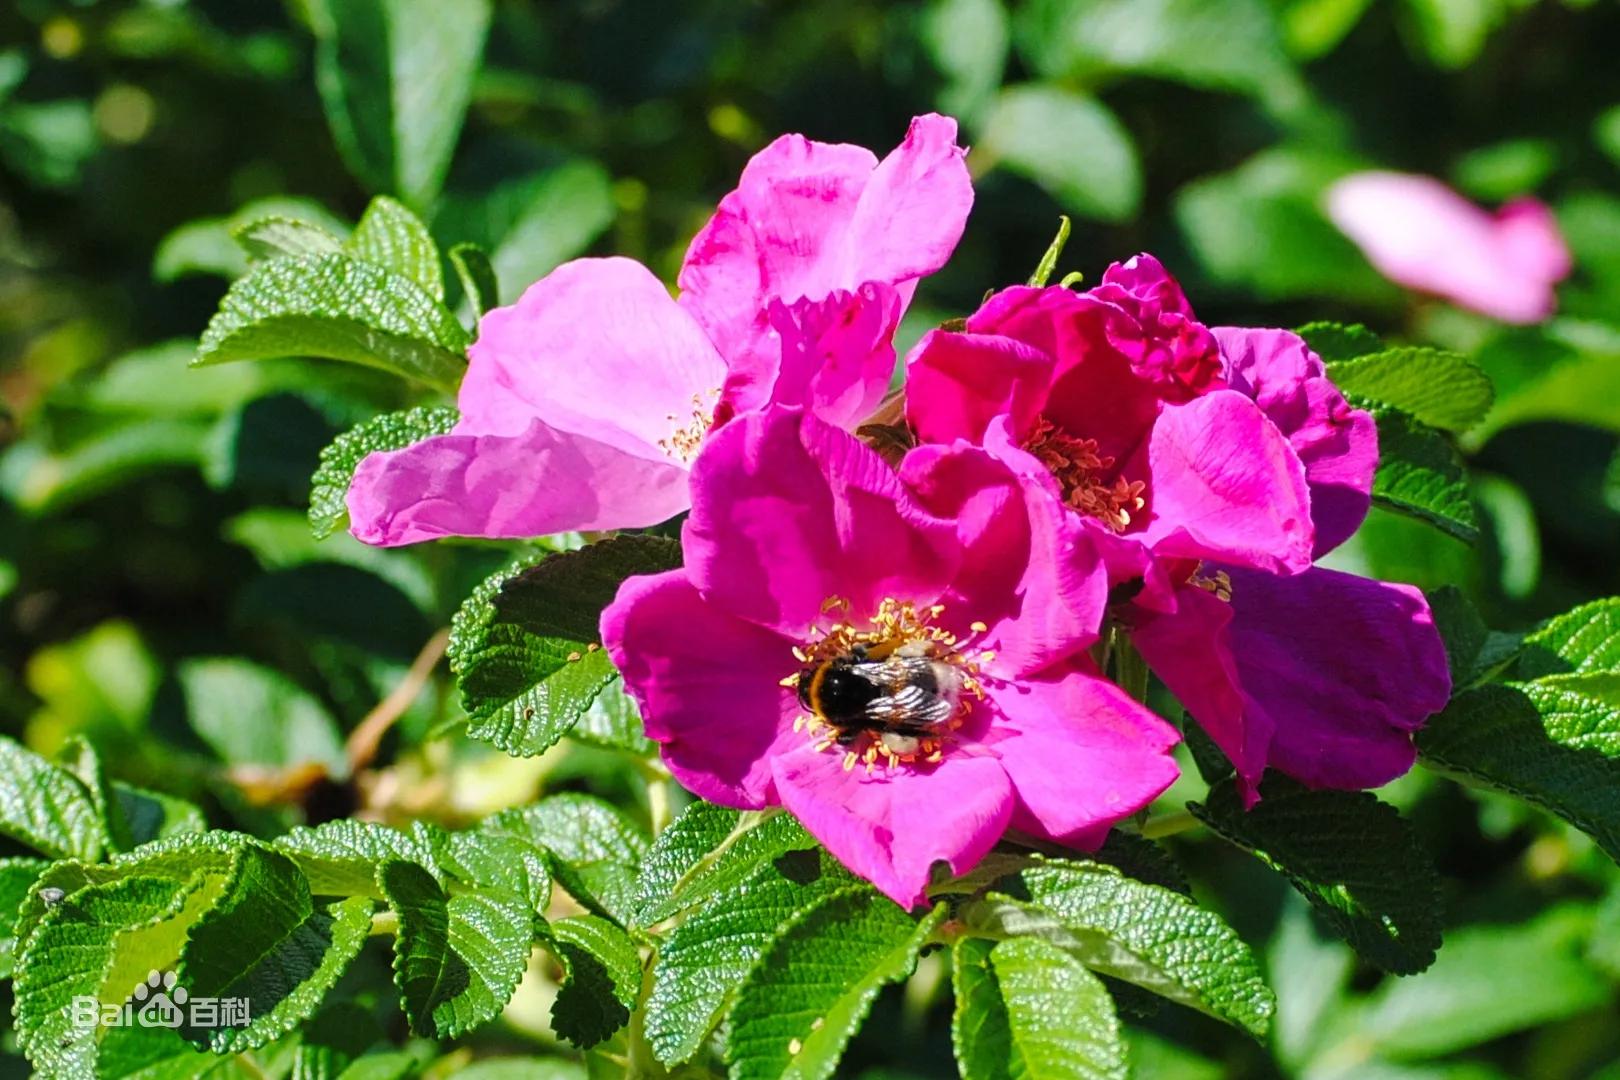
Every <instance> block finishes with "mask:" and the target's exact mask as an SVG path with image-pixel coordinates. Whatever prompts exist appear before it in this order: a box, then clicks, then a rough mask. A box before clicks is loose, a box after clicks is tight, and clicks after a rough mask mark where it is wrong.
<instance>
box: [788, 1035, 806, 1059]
mask: <svg viewBox="0 0 1620 1080" xmlns="http://www.w3.org/2000/svg"><path fill="white" fill-rule="evenodd" d="M803 1049H804V1043H802V1042H800V1041H799V1040H798V1039H789V1040H788V1053H789V1054H790V1055H792V1056H794V1057H797V1056H798V1053H799V1051H800V1050H803Z"/></svg>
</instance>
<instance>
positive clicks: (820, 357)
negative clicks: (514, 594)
mask: <svg viewBox="0 0 1620 1080" xmlns="http://www.w3.org/2000/svg"><path fill="white" fill-rule="evenodd" d="M972 201H973V190H972V185H971V182H970V180H969V178H968V173H967V167H966V165H965V163H964V162H963V151H962V149H961V148H960V147H958V146H957V145H956V122H955V121H954V120H950V119H948V118H946V117H942V116H935V115H929V116H921V117H918V118H917V119H915V120H913V121H912V124H911V129H910V131H909V132H908V133H907V135H906V139H905V141H904V142H903V143H901V145H900V146H899V147H898V148H896V149H895V150H894V152H893V153H891V154H890V155H889V156H888V157H886V158H885V159H884V160H883V161H881V162H880V161H878V160H877V159H876V158H875V157H874V156H873V155H872V154H871V153H870V152H869V151H867V150H865V149H862V148H860V147H856V146H845V145H838V144H828V143H817V142H811V141H809V140H807V139H805V138H803V137H802V136H798V135H787V136H783V137H782V138H780V139H778V140H776V141H775V142H774V143H772V144H771V145H770V146H768V147H766V148H765V149H764V150H762V151H760V152H759V153H758V154H757V155H755V157H754V158H753V160H752V161H750V162H749V163H748V166H747V167H746V168H745V169H744V170H743V175H742V179H741V181H740V183H739V186H738V188H737V190H736V191H734V192H732V193H731V194H730V195H727V196H726V197H725V198H724V199H723V200H721V203H720V207H719V209H718V210H717V212H716V213H715V216H714V219H713V220H712V221H710V222H709V224H708V225H707V226H706V227H705V228H704V229H703V231H702V232H700V233H699V234H698V236H697V238H696V239H695V240H694V241H693V242H692V247H691V250H690V252H689V253H688V255H687V259H686V264H685V266H684V267H683V268H682V270H681V274H680V283H681V287H682V289H683V293H682V295H681V297H680V300H679V302H677V301H676V300H674V299H672V298H671V297H670V295H669V293H668V291H667V290H666V289H665V288H664V286H663V285H662V284H661V283H659V281H658V280H657V279H656V278H655V277H654V276H653V275H652V274H651V273H650V272H649V271H647V270H646V269H645V268H644V267H642V266H640V265H639V264H637V263H634V262H631V261H630V260H627V259H580V260H577V261H575V262H571V263H568V264H566V265H564V266H561V267H559V268H558V269H557V270H555V271H553V272H552V273H551V274H549V275H547V276H546V277H545V278H544V279H542V280H541V281H538V282H536V283H535V284H534V285H532V286H530V288H529V289H528V290H527V291H526V292H524V294H523V296H522V297H521V298H520V299H519V300H518V302H517V303H516V304H513V305H511V306H509V307H504V308H497V309H496V310H494V311H491V312H489V313H488V314H487V315H485V316H484V319H483V321H482V323H481V324H480V326H479V334H478V340H477V342H476V343H475V344H474V345H473V346H472V348H471V349H470V350H469V352H468V356H469V364H468V369H467V375H466V377H465V378H464V379H463V381H462V385H461V389H460V393H459V394H458V397H457V404H458V406H459V408H460V410H461V419H460V421H459V422H458V423H457V424H456V426H455V428H454V429H453V430H452V431H451V432H450V433H449V434H447V435H441V436H436V437H433V438H429V439H425V440H423V441H422V442H419V443H417V444H415V445H413V446H410V447H407V448H405V449H403V450H397V451H389V452H379V453H374V454H371V455H370V456H368V457H367V458H366V459H365V460H364V461H362V462H361V463H360V467H359V468H358V469H357V470H356V471H355V477H354V481H353V483H352V485H351V486H350V489H349V497H348V505H349V517H350V521H351V526H350V527H351V530H352V531H353V533H354V535H355V536H357V537H359V538H360V539H361V540H364V541H365V542H367V543H370V544H379V545H385V546H391V545H397V544H409V543H415V542H418V541H422V540H430V539H435V538H438V537H443V536H483V537H506V538H524V537H531V536H540V535H544V534H547V533H554V532H562V531H566V530H576V529H578V530H605V529H616V528H636V527H643V526H649V525H656V524H658V523H659V522H661V521H665V520H667V519H669V518H670V517H673V516H674V515H675V514H678V513H680V512H681V511H682V510H685V509H686V507H687V505H688V494H687V472H688V470H689V468H690V466H691V461H692V459H693V458H694V457H695V456H696V454H697V451H698V448H699V447H700V446H701V445H702V442H703V440H704V438H705V436H706V435H707V433H708V431H709V429H710V428H711V427H712V426H714V425H716V424H720V423H724V422H725V421H726V420H728V419H729V418H731V417H732V416H735V415H737V414H738V413H741V412H746V411H749V410H752V409H757V408H761V407H763V406H764V405H765V404H767V403H769V402H772V401H775V402H779V403H785V404H804V405H806V406H808V407H809V408H811V409H812V410H814V411H815V412H816V413H817V414H818V415H820V416H822V417H824V418H825V419H827V420H829V421H831V422H833V423H836V424H840V425H844V426H854V425H855V424H858V423H859V422H860V421H861V420H862V419H864V418H865V417H866V416H868V415H869V414H870V413H871V412H872V410H873V409H874V408H875V407H876V406H877V405H878V403H879V402H880V401H881V400H882V397H883V394H884V392H885V391H886V390H887V388H888V384H889V377H890V375H891V373H892V372H893V369H894V345H893V337H894V331H895V328H896V327H897V326H898V324H899V321H900V317H901V315H902V314H903V313H904V310H905V307H906V305H907V303H908V302H909V301H910V298H911V294H912V292H913V291H914V289H915V287H916V282H917V279H918V278H920V277H922V276H924V275H926V274H929V273H931V272H933V271H934V270H936V269H938V268H939V267H940V266H941V265H943V264H944V262H945V260H946V259H947V258H948V257H949V256H950V253H951V251H952V250H953V249H954V247H955V246H956V242H957V240H958V239H960V237H961V234H962V229H963V226H964V224H965V222H966V219H967V213H968V209H969V208H970V206H971V205H972Z"/></svg>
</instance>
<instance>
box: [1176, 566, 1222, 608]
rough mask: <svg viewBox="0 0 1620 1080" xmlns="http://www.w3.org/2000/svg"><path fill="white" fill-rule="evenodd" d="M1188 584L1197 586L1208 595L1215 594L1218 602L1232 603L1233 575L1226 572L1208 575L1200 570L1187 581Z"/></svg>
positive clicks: (1217, 571) (1220, 571)
mask: <svg viewBox="0 0 1620 1080" xmlns="http://www.w3.org/2000/svg"><path fill="white" fill-rule="evenodd" d="M1187 584H1189V585H1195V586H1197V587H1198V588H1200V589H1203V590H1204V591H1205V592H1207V593H1213V594H1214V595H1215V599H1217V600H1222V601H1225V602H1226V603H1228V604H1230V603H1231V602H1232V575H1230V574H1228V573H1227V572H1226V571H1225V570H1216V571H1215V572H1214V573H1211V574H1206V573H1205V572H1204V571H1203V570H1202V569H1199V570H1198V571H1196V572H1195V573H1194V574H1193V576H1192V577H1190V578H1188V579H1187Z"/></svg>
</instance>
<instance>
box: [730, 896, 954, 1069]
mask: <svg viewBox="0 0 1620 1080" xmlns="http://www.w3.org/2000/svg"><path fill="white" fill-rule="evenodd" d="M944 915H945V906H944V905H940V906H939V907H937V908H935V909H934V911H932V912H931V913H930V914H928V915H927V916H926V917H924V918H923V920H922V921H921V922H918V921H916V920H914V919H912V917H911V916H910V915H908V914H906V912H905V911H903V910H902V909H901V908H900V907H899V906H898V905H897V904H895V903H894V902H893V901H891V900H888V899H887V898H885V897H882V896H879V895H877V894H876V893H875V892H873V891H872V890H871V889H870V888H869V887H867V886H856V887H853V888H850V889H845V890H841V891H839V892H836V893H833V894H831V895H830V896H827V897H825V898H824V899H822V900H821V901H820V902H819V903H817V904H815V905H814V906H813V907H810V908H807V909H805V910H804V911H801V912H800V913H799V914H798V915H797V916H795V917H794V918H793V920H792V921H791V922H789V923H788V925H787V926H786V927H785V928H784V929H783V930H782V932H781V933H780V934H779V935H778V936H777V937H776V939H775V940H774V941H772V942H771V944H770V946H769V947H768V948H766V950H765V952H764V954H763V955H762V956H761V957H760V958H759V959H758V960H757V961H756V962H755V964H754V967H753V969H752V970H751V971H750V972H749V973H748V977H747V978H746V979H745V980H743V984H742V986H741V988H740V989H739V990H738V991H737V1003H736V1005H735V1006H734V1007H733V1008H732V1010H731V1033H730V1037H729V1038H728V1039H727V1047H726V1050H727V1053H726V1057H727V1060H729V1061H730V1062H731V1078H732V1080H756V1078H757V1080H778V1078H780V1080H824V1078H825V1077H828V1076H831V1075H832V1074H833V1071H834V1070H835V1069H836V1068H837V1067H838V1059H839V1058H840V1057H841V1056H842V1055H843V1052H844V1047H845V1046H846V1045H847V1044H848V1042H849V1040H850V1038H851V1037H852V1036H853V1035H854V1034H855V1030H856V1028H858V1027H860V1025H861V1021H862V1020H864V1019H866V1013H867V1010H869V1009H870V1008H871V1007H872V1000H873V999H874V998H875V997H877V994H878V991H879V990H881V989H883V987H884V986H885V985H887V984H889V983H893V982H900V981H901V980H903V979H905V978H907V977H908V976H910V974H911V972H912V970H913V969H914V968H915V967H916V965H917V955H918V953H919V952H921V951H922V947H923V945H924V943H925V942H926V941H927V940H928V936H929V935H930V934H931V933H933V931H934V928H935V927H936V926H937V925H938V924H939V922H940V921H941V920H942V919H943V918H944Z"/></svg>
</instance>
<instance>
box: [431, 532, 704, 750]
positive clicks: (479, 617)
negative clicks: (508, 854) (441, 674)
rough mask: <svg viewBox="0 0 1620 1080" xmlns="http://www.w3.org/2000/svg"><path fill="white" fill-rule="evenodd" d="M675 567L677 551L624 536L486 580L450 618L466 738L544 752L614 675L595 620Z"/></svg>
mask: <svg viewBox="0 0 1620 1080" xmlns="http://www.w3.org/2000/svg"><path fill="white" fill-rule="evenodd" d="M679 565H680V545H679V544H678V543H676V542H675V541H673V540H667V539H664V538H662V537H655V536H620V537H615V538H612V539H608V540H602V541H599V542H598V543H595V544H591V545H589V546H587V547H584V548H580V549H579V550H578V551H565V552H561V553H558V554H555V555H550V556H547V557H544V558H541V559H540V560H539V561H538V562H534V561H522V562H519V563H518V564H517V565H515V566H513V567H509V568H507V569H504V570H502V571H500V572H499V573H497V574H495V575H494V576H492V577H491V578H489V580H487V581H485V582H484V583H483V584H482V585H480V586H479V587H478V589H477V590H476V591H475V592H474V593H473V595H472V596H471V597H470V598H468V600H467V602H466V603H465V604H463V605H462V607H461V610H460V611H459V612H457V613H456V617H455V620H454V622H453V623H452V625H451V634H450V649H449V657H450V668H451V670H452V671H454V672H455V673H456V681H457V684H458V685H459V686H460V688H461V695H462V707H463V708H464V709H465V710H466V712H467V716H468V718H469V723H468V728H467V732H468V734H469V735H471V736H472V737H473V738H476V739H483V740H485V741H487V742H491V743H493V744H494V745H496V746H498V747H500V748H501V749H502V750H505V751H506V752H507V753H509V754H514V755H517V756H521V757H530V756H533V755H535V754H539V753H542V752H544V751H545V750H546V749H548V748H549V747H551V746H552V745H553V744H554V743H556V741H557V740H558V739H560V738H562V737H563V736H564V735H566V734H568V732H569V731H570V730H571V729H572V728H573V726H574V725H575V724H576V723H578V721H579V718H580V716H581V714H583V712H584V711H585V709H586V708H587V707H588V706H589V705H590V703H591V701H592V699H594V698H595V697H596V695H597V694H598V693H600V692H601V690H602V688H603V687H605V686H606V685H607V684H608V682H609V681H610V680H611V679H612V678H613V676H614V670H613V664H612V662H611V661H610V660H609V659H608V658H607V656H606V655H605V654H603V653H602V652H601V650H600V648H599V647H598V639H599V636H600V634H599V631H598V629H597V623H598V621H599V619H600V617H601V613H602V609H603V608H605V607H607V606H608V604H609V603H611V602H612V601H613V598H614V596H615V595H617V593H618V589H619V585H620V584H621V583H622V582H623V581H624V579H625V578H627V577H630V576H632V575H635V574H650V573H657V572H659V571H663V570H669V569H672V568H673V567H676V566H679Z"/></svg>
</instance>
